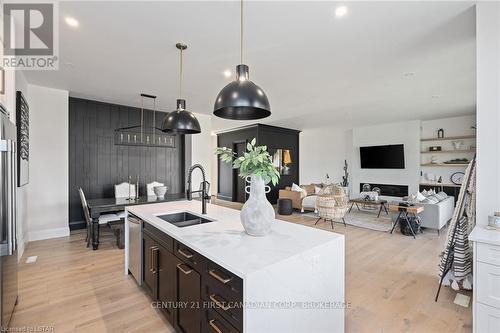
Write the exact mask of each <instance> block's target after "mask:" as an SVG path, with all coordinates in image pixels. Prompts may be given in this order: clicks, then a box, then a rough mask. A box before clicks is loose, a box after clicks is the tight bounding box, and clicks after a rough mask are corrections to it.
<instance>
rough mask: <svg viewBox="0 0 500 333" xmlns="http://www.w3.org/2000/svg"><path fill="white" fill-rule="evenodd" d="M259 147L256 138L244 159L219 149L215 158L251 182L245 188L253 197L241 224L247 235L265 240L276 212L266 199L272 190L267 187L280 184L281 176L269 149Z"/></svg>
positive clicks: (246, 204) (243, 210) (247, 202)
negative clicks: (218, 157) (227, 164)
mask: <svg viewBox="0 0 500 333" xmlns="http://www.w3.org/2000/svg"><path fill="white" fill-rule="evenodd" d="M255 144H256V139H255V138H254V139H253V140H252V141H251V142H249V143H247V147H246V148H247V152H246V153H245V154H244V155H243V156H240V157H237V155H236V153H235V152H233V150H232V149H230V148H227V147H219V148H217V149H216V150H215V154H217V155H219V156H220V159H221V161H223V162H226V163H232V165H233V168H234V169H239V176H240V177H241V178H243V179H246V181H247V182H250V186H246V187H245V192H246V193H249V194H250V197H249V198H248V200H247V201H246V202H245V204H244V205H243V208H242V209H241V213H240V219H241V223H242V224H243V228H245V231H246V233H247V234H249V235H251V236H264V235H266V234H268V233H269V232H270V231H271V226H272V223H273V221H274V217H275V215H274V208H273V206H272V205H271V203H270V202H269V201H267V198H266V193H268V192H269V191H270V190H271V187H270V186H268V185H266V184H268V183H269V182H271V183H272V184H273V185H276V184H278V181H279V178H280V172H279V171H278V170H277V169H276V168H275V167H274V165H273V160H272V158H271V155H270V154H269V152H268V151H267V147H266V146H255Z"/></svg>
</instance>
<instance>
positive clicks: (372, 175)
mask: <svg viewBox="0 0 500 333" xmlns="http://www.w3.org/2000/svg"><path fill="white" fill-rule="evenodd" d="M352 133H353V138H352V147H351V148H352V149H351V153H352V155H351V158H350V159H351V163H350V165H351V186H350V188H351V193H352V196H357V195H359V192H360V191H359V184H360V183H380V184H396V185H408V186H409V193H414V192H416V191H418V184H419V180H420V121H419V120H414V121H408V122H402V123H391V124H383V125H376V126H368V127H357V128H354V129H353V132H352ZM390 144H404V153H405V169H361V163H360V158H359V147H362V146H379V145H390Z"/></svg>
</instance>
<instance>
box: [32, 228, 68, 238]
mask: <svg viewBox="0 0 500 333" xmlns="http://www.w3.org/2000/svg"><path fill="white" fill-rule="evenodd" d="M66 236H69V227H64V228H54V229H47V230H38V231H30V232H29V241H30V242H33V241H37V240H42V239H50V238H59V237H66Z"/></svg>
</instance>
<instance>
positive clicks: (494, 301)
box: [474, 262, 500, 308]
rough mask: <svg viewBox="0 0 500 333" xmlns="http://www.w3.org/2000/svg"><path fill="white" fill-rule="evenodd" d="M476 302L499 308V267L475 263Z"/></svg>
mask: <svg viewBox="0 0 500 333" xmlns="http://www.w3.org/2000/svg"><path fill="white" fill-rule="evenodd" d="M476 274H477V276H476V285H475V286H474V287H475V288H476V290H477V301H478V302H481V303H483V304H487V305H490V306H493V307H496V308H500V288H499V286H500V266H495V265H490V264H485V263H483V262H478V263H477V272H476Z"/></svg>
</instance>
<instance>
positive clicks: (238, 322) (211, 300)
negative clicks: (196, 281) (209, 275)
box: [202, 283, 243, 330]
mask: <svg viewBox="0 0 500 333" xmlns="http://www.w3.org/2000/svg"><path fill="white" fill-rule="evenodd" d="M202 285H203V287H202V298H203V299H204V300H205V301H206V302H208V304H209V307H210V308H211V309H213V310H215V311H216V312H218V313H219V314H220V315H222V316H223V317H224V319H226V320H227V321H229V322H230V323H231V324H232V325H234V326H235V327H236V328H238V329H239V330H242V329H243V299H242V298H241V296H240V295H238V294H235V293H234V292H232V291H231V290H229V289H227V288H223V286H220V285H216V284H213V283H202Z"/></svg>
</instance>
